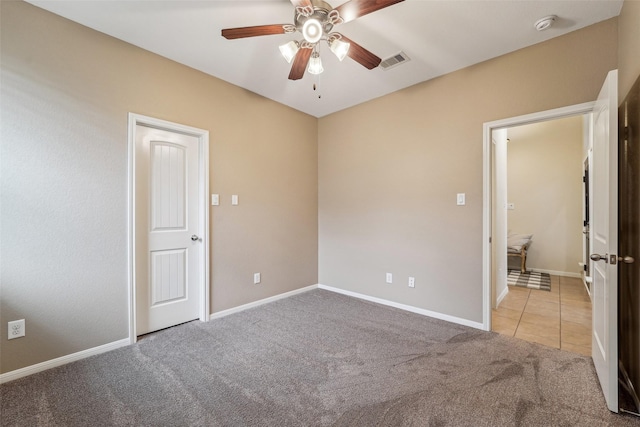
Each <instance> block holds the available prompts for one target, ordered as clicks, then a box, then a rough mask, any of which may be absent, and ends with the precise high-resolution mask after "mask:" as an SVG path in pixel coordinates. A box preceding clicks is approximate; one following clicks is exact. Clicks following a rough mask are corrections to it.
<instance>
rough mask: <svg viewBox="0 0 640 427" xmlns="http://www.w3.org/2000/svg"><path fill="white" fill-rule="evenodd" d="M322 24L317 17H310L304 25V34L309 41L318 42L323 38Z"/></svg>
mask: <svg viewBox="0 0 640 427" xmlns="http://www.w3.org/2000/svg"><path fill="white" fill-rule="evenodd" d="M322 32H323V30H322V24H321V23H320V21H318V20H317V19H315V18H309V19H307V20H306V22H305V23H304V24H303V25H302V35H303V36H304V39H305V40H306V41H308V42H309V43H317V42H318V40H320V39H321V38H322Z"/></svg>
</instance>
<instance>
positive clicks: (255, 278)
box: [253, 273, 260, 285]
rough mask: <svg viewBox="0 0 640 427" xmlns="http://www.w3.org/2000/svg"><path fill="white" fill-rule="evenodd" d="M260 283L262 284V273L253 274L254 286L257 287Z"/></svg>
mask: <svg viewBox="0 0 640 427" xmlns="http://www.w3.org/2000/svg"><path fill="white" fill-rule="evenodd" d="M258 283H260V273H254V274H253V284H254V285H257V284H258Z"/></svg>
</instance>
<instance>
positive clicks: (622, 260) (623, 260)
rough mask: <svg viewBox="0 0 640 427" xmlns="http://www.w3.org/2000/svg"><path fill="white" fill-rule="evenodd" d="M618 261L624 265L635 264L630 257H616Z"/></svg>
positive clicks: (633, 259)
mask: <svg viewBox="0 0 640 427" xmlns="http://www.w3.org/2000/svg"><path fill="white" fill-rule="evenodd" d="M618 261H620V262H624V263H625V264H633V263H634V262H635V258H633V257H632V256H629V255H627V256H625V257H621V256H619V257H618Z"/></svg>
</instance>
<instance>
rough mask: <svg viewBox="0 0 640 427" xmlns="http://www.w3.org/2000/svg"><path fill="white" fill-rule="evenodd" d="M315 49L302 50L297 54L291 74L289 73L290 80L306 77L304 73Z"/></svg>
mask: <svg viewBox="0 0 640 427" xmlns="http://www.w3.org/2000/svg"><path fill="white" fill-rule="evenodd" d="M312 52H313V49H309V48H302V49H300V50H299V51H298V53H297V54H296V58H295V59H294V60H293V65H292V66H291V72H290V73H289V80H300V79H301V78H302V76H304V72H305V71H306V70H307V64H308V63H309V58H311V53H312Z"/></svg>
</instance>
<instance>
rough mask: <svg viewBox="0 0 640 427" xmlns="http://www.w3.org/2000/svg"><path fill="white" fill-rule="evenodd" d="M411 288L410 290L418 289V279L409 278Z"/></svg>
mask: <svg viewBox="0 0 640 427" xmlns="http://www.w3.org/2000/svg"><path fill="white" fill-rule="evenodd" d="M409 287H410V288H415V287H416V278H415V277H409Z"/></svg>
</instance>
